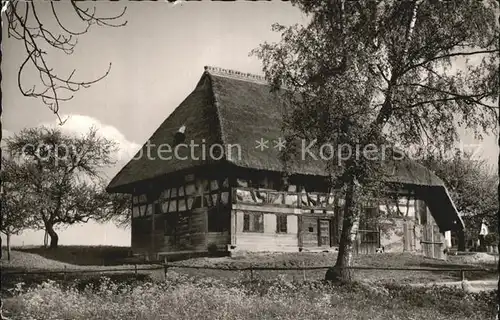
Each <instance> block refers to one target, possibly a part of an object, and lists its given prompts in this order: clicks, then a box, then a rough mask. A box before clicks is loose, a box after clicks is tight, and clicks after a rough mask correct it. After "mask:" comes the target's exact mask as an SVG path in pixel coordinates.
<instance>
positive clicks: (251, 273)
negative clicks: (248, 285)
mask: <svg viewBox="0 0 500 320" xmlns="http://www.w3.org/2000/svg"><path fill="white" fill-rule="evenodd" d="M250 281H253V268H252V267H250Z"/></svg>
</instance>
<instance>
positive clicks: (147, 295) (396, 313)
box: [2, 247, 497, 320]
mask: <svg viewBox="0 0 500 320" xmlns="http://www.w3.org/2000/svg"><path fill="white" fill-rule="evenodd" d="M36 250H39V251H38V252H42V253H43V254H44V256H45V257H42V256H40V255H38V254H35V253H30V252H27V251H28V250H22V251H16V250H14V251H13V252H12V257H13V260H12V261H11V262H7V261H5V260H3V261H2V269H3V270H5V269H10V270H18V269H19V270H25V269H29V268H42V269H45V270H51V269H61V266H65V267H66V268H67V269H70V270H88V269H89V268H91V269H99V270H110V269H115V268H116V265H118V264H123V263H124V261H126V260H120V259H121V258H120V257H123V256H121V255H120V254H119V252H122V253H123V252H125V251H126V250H125V249H124V248H117V249H115V248H113V247H90V248H89V247H61V248H59V249H57V250H52V251H51V252H49V251H48V250H47V251H45V250H43V249H36ZM79 250H80V251H81V252H82V254H81V255H80V256H79V257H78V252H79ZM114 250H115V251H114ZM30 251H31V252H36V251H34V249H30ZM113 251H114V252H115V255H113V257H115V258H116V260H114V261H109V260H107V261H108V266H103V264H102V261H104V260H102V259H101V260H99V258H98V257H99V256H102V255H103V254H104V252H113ZM93 255H94V257H92V256H93ZM96 256H97V257H96ZM48 257H53V258H55V259H61V260H63V261H57V260H53V259H48ZM71 257H73V258H71ZM82 257H84V258H85V257H90V258H88V259H89V260H88V261H85V260H84V258H82ZM451 258H452V259H451V261H440V260H434V259H427V258H425V257H422V256H417V255H411V254H390V253H386V254H376V255H360V256H355V257H354V264H355V265H363V266H378V267H426V268H452V269H453V268H457V269H460V268H470V267H471V266H472V265H471V264H470V263H464V262H462V261H460V259H454V258H453V257H451ZM2 259H5V255H2ZM72 259H73V260H72ZM335 259H336V254H335V253H286V254H285V253H283V254H247V255H245V256H240V257H233V258H230V257H219V258H193V259H186V260H183V261H177V262H173V264H176V265H179V266H180V265H186V264H187V265H191V266H193V265H194V266H209V267H222V268H245V267H249V266H260V267H301V266H306V267H307V266H329V265H333V264H334V262H335ZM71 261H73V262H79V263H80V265H77V264H71V263H70V262H71ZM89 261H94V262H95V261H101V263H100V264H99V265H98V266H91V265H89ZM112 262H115V263H112ZM112 265H114V266H112ZM476 266H480V265H476ZM482 266H488V267H494V266H493V265H482ZM129 267H133V266H131V265H129ZM325 271H326V270H315V271H307V272H306V273H305V276H306V277H305V279H304V273H303V272H302V271H255V272H254V273H253V274H252V277H251V278H250V276H251V275H250V273H249V272H248V271H245V272H235V271H227V270H198V269H196V270H194V269H185V268H171V269H169V271H168V272H167V275H166V279H165V275H164V273H163V270H159V271H145V272H142V273H141V272H139V273H138V274H134V273H126V272H122V273H117V272H114V273H112V274H108V275H107V277H106V278H101V277H102V275H95V274H89V273H83V274H67V275H62V274H51V275H46V274H45V275H44V274H29V275H28V274H24V275H16V276H14V275H7V274H5V273H2V298H3V301H4V315H7V316H8V317H9V318H10V319H40V320H42V319H123V320H126V319H146V320H149V319H151V320H152V319H155V320H159V319H198V318H200V319H240V320H247V319H287V320H290V319H315V320H316V319H331V318H332V316H334V317H335V319H373V320H379V319H380V320H381V319H384V320H385V319H433V320H441V319H458V320H461V319H489V318H493V315H494V311H495V301H496V297H495V296H494V295H495V294H496V292H497V291H495V292H484V293H465V292H464V291H463V290H457V289H453V288H411V287H409V286H404V285H402V284H405V283H415V282H431V281H432V282H434V281H450V280H456V279H457V278H459V272H447V273H442V272H408V271H379V270H368V271H355V274H354V275H355V278H356V279H357V280H358V282H357V283H356V284H353V285H348V286H334V285H331V284H327V283H325V282H323V281H321V280H320V279H323V277H324V274H325ZM495 276H496V273H495V272H494V271H493V272H492V273H484V274H469V275H468V276H467V277H468V279H471V278H473V277H477V278H488V277H495ZM21 283H24V285H23V287H24V288H21V285H20V284H21Z"/></svg>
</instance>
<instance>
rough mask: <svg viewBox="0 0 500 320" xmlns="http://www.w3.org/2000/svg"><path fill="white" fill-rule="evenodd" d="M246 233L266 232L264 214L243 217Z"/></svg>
mask: <svg viewBox="0 0 500 320" xmlns="http://www.w3.org/2000/svg"><path fill="white" fill-rule="evenodd" d="M243 231H244V232H264V216H263V214H262V213H245V214H244V215H243Z"/></svg>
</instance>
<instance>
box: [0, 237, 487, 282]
mask: <svg viewBox="0 0 500 320" xmlns="http://www.w3.org/2000/svg"><path fill="white" fill-rule="evenodd" d="M128 250H129V249H128V248H126V247H84V246H82V247H77V246H68V247H66V246H62V247H60V248H57V249H55V250H50V249H44V248H31V249H22V251H17V250H13V251H12V261H10V262H7V261H5V260H4V259H5V257H6V255H5V254H4V255H2V261H1V265H2V269H4V270H25V269H44V270H52V269H64V268H66V269H67V270H88V269H99V270H110V269H113V268H116V267H118V268H122V267H128V268H134V266H133V265H132V264H131V263H128V264H126V263H127V261H131V260H127V257H128ZM30 252H39V254H35V253H30ZM106 254H110V256H109V257H108V258H103V257H104V256H106ZM336 257H337V255H336V253H306V252H301V253H299V252H297V253H274V254H247V255H244V256H239V257H219V258H193V259H186V260H182V261H177V262H173V264H174V265H178V266H182V265H189V266H200V267H203V266H207V267H219V268H226V269H227V268H247V267H251V266H258V267H285V268H286V267H314V266H332V265H334V263H335V260H336ZM449 258H450V261H442V260H435V259H429V258H425V257H423V256H419V255H413V254H408V253H385V254H372V255H359V256H354V265H358V266H371V267H397V268H406V267H410V268H418V267H421V268H450V269H457V271H451V272H441V271H395V270H355V271H354V276H355V277H356V278H357V279H358V280H363V279H368V280H371V281H381V282H387V281H393V282H397V283H416V282H419V283H421V282H437V281H454V280H460V272H459V271H458V270H459V269H461V268H471V267H473V266H475V267H485V266H486V267H489V268H491V269H496V266H494V265H487V264H476V265H473V264H470V263H465V262H462V261H460V259H459V258H457V257H453V256H450V257H449ZM98 261H100V262H101V263H97V262H98ZM103 261H104V263H102V262H103ZM71 262H75V263H74V264H72V263H71ZM91 262H94V265H92V263H91ZM171 270H175V271H178V272H184V273H186V274H189V275H203V276H207V277H214V278H217V279H225V278H234V279H245V278H248V277H249V276H250V273H249V272H248V271H246V272H236V271H228V270H199V269H196V270H194V269H187V268H171ZM325 272H326V269H320V270H307V271H305V272H303V271H301V270H299V271H294V270H287V271H269V270H265V271H254V273H253V277H255V278H262V279H272V278H276V277H278V276H280V277H285V278H287V279H288V280H289V281H293V280H295V281H298V280H304V278H305V279H307V280H318V279H323V278H324V275H325ZM151 273H152V274H154V276H155V277H156V278H161V277H163V270H159V271H151ZM495 276H496V272H495V270H493V271H491V272H474V273H472V272H468V273H467V274H466V277H467V279H469V280H479V279H492V278H495ZM9 283H10V281H9Z"/></svg>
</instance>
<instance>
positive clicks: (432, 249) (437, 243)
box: [421, 224, 444, 259]
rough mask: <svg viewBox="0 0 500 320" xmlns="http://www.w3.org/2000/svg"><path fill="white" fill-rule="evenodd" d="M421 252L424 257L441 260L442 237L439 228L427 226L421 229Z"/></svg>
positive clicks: (442, 254)
mask: <svg viewBox="0 0 500 320" xmlns="http://www.w3.org/2000/svg"><path fill="white" fill-rule="evenodd" d="M422 231H423V234H422V241H421V242H422V252H423V254H424V256H426V257H429V258H434V259H443V256H444V253H443V250H442V248H443V243H444V242H443V237H442V235H441V233H440V232H439V227H438V226H437V225H433V224H427V225H425V226H423V228H422Z"/></svg>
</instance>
